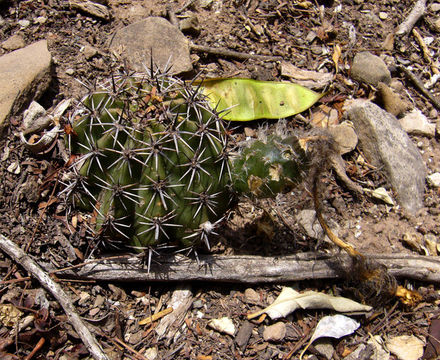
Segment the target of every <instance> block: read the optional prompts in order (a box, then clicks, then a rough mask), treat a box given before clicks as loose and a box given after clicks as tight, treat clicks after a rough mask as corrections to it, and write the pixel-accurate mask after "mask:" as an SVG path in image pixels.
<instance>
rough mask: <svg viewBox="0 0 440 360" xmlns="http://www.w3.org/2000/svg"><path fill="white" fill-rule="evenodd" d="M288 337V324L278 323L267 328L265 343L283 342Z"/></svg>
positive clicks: (264, 332)
mask: <svg viewBox="0 0 440 360" xmlns="http://www.w3.org/2000/svg"><path fill="white" fill-rule="evenodd" d="M285 336H286V324H285V323H283V322H281V321H280V322H277V323H275V324H273V325H270V326H267V327H266V328H265V329H264V331H263V338H264V341H281V340H283V339H284V337H285Z"/></svg>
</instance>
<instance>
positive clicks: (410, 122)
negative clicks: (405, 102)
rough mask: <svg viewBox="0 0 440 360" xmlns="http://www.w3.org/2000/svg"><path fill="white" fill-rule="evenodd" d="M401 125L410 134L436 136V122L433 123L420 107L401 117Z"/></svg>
mask: <svg viewBox="0 0 440 360" xmlns="http://www.w3.org/2000/svg"><path fill="white" fill-rule="evenodd" d="M400 125H402V128H403V130H405V131H406V132H407V133H408V134H415V135H425V136H428V137H434V136H435V124H431V123H430V122H429V121H428V119H427V118H426V116H425V115H423V113H422V112H421V111H420V110H419V109H414V110H412V111H411V112H409V113H408V114H406V115H405V116H404V117H403V118H402V119H400Z"/></svg>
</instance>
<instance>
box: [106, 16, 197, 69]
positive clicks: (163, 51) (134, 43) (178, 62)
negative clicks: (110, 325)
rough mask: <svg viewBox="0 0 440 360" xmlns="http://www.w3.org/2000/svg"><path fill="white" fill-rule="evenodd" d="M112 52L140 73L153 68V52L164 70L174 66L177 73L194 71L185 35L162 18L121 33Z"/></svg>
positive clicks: (138, 23)
mask: <svg viewBox="0 0 440 360" xmlns="http://www.w3.org/2000/svg"><path fill="white" fill-rule="evenodd" d="M110 49H111V50H112V51H113V52H115V53H116V54H120V56H121V57H123V58H125V59H126V60H127V61H128V63H129V64H130V65H131V66H132V67H133V68H134V70H136V71H145V67H144V66H149V64H150V55H151V51H152V52H153V60H154V63H155V64H156V65H157V66H158V67H159V68H160V69H164V68H165V67H166V66H168V65H172V68H171V73H173V74H179V73H183V72H188V71H191V70H192V65H191V59H190V55H189V47H188V42H187V40H186V38H185V36H184V35H183V34H182V33H181V32H180V31H179V29H177V28H176V27H175V26H173V25H171V24H170V23H169V22H168V21H167V20H165V19H163V18H160V17H149V18H146V19H143V20H141V21H138V22H136V23H133V24H131V25H128V26H126V27H125V28H122V29H120V30H118V31H117V32H116V33H115V35H114V37H113V39H112V41H111V44H110Z"/></svg>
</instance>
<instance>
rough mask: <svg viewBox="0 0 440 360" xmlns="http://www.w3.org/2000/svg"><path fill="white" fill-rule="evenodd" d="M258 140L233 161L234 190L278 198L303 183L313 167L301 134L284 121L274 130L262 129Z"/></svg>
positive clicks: (262, 196) (244, 147) (243, 146)
mask: <svg viewBox="0 0 440 360" xmlns="http://www.w3.org/2000/svg"><path fill="white" fill-rule="evenodd" d="M257 135H258V136H257V139H254V140H250V141H248V142H247V143H246V144H244V145H242V146H241V147H240V155H239V156H237V157H236V158H235V159H234V161H233V163H232V174H233V178H234V189H235V190H236V191H237V192H239V193H242V194H249V195H251V196H254V197H258V198H267V197H275V196H276V195H277V194H279V193H284V192H287V191H289V190H291V189H292V188H294V187H295V186H296V185H298V183H299V182H301V181H302V180H303V179H304V178H305V176H306V173H307V170H308V169H309V160H308V156H307V152H306V151H305V149H303V147H302V146H301V141H300V138H299V137H298V136H296V135H295V134H293V132H291V131H289V130H288V129H287V126H286V122H285V121H283V120H280V121H279V122H278V123H277V125H276V127H275V129H274V131H273V133H271V134H268V129H267V128H261V129H260V130H259V131H258V134H257Z"/></svg>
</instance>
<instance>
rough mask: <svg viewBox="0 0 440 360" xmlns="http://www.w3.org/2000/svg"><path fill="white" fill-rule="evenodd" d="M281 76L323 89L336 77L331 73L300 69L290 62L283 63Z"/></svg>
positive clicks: (312, 87) (310, 86)
mask: <svg viewBox="0 0 440 360" xmlns="http://www.w3.org/2000/svg"><path fill="white" fill-rule="evenodd" d="M281 76H286V77H288V78H291V79H293V81H295V82H296V83H297V84H299V85H302V86H306V87H308V88H310V89H323V88H325V87H326V86H328V85H329V84H330V83H331V82H332V81H333V79H334V77H335V76H334V75H333V74H330V73H321V72H317V71H310V70H304V69H300V68H298V67H296V66H295V65H293V64H291V63H288V62H282V63H281Z"/></svg>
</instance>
